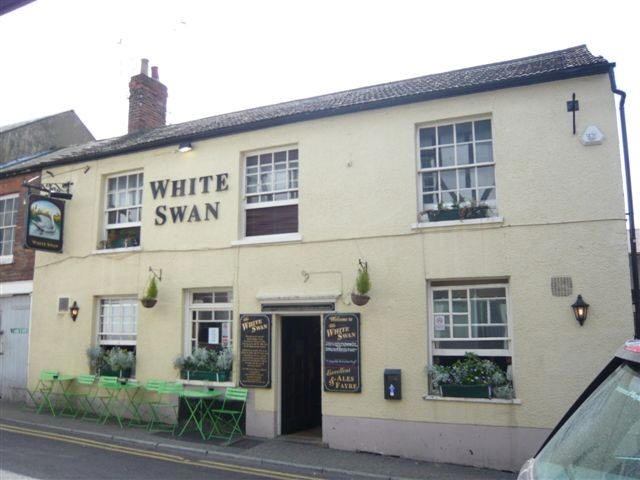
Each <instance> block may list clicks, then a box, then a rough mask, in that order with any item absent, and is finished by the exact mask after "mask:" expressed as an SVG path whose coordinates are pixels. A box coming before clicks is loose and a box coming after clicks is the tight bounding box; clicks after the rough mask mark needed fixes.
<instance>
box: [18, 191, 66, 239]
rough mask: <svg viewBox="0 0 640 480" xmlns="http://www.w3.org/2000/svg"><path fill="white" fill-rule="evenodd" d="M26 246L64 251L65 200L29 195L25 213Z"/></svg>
mask: <svg viewBox="0 0 640 480" xmlns="http://www.w3.org/2000/svg"><path fill="white" fill-rule="evenodd" d="M25 218H26V219H27V221H26V227H25V240H24V243H25V246H26V247H27V248H33V249H34V250H46V251H48V252H61V251H62V233H63V232H64V202H63V201H62V200H56V199H53V198H49V197H45V196H42V195H34V194H32V195H29V201H28V202H27V212H26V215H25Z"/></svg>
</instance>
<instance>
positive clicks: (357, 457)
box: [0, 400, 517, 480]
mask: <svg viewBox="0 0 640 480" xmlns="http://www.w3.org/2000/svg"><path fill="white" fill-rule="evenodd" d="M0 422H9V423H11V424H12V425H21V426H24V427H30V428H46V429H49V430H54V431H59V432H63V433H67V434H77V435H83V436H85V437H93V438H96V439H97V440H100V441H113V442H118V443H125V444H132V445H137V446H140V447H144V448H147V449H156V450H159V451H173V452H176V453H182V454H190V455H195V456H201V457H206V458H209V459H217V460H221V461H222V460H227V461H239V462H245V463H250V464H253V465H259V466H265V467H290V468H296V469H301V470H304V471H308V472H313V473H317V474H342V475H345V476H347V477H353V478H371V479H389V480H406V479H434V480H435V479H437V480H507V479H509V480H514V479H515V478H516V476H517V475H516V474H514V473H512V472H501V471H496V470H488V469H480V468H474V467H463V466H459V465H450V464H442V463H433V462H422V461H416V460H410V459H405V458H398V457H392V456H385V455H374V454H370V453H361V452H348V451H343V450H334V449H330V448H326V447H325V446H323V445H322V444H319V443H315V442H308V441H303V440H302V439H297V440H294V439H291V438H287V437H279V438H276V439H267V440H265V439H258V438H250V437H246V438H245V439H243V440H240V441H238V442H235V443H233V444H232V445H229V446H225V445H222V444H220V443H219V442H218V443H215V442H211V441H207V442H204V441H202V439H201V438H200V437H199V436H196V435H185V436H184V437H174V436H172V435H171V434H168V433H151V432H148V431H147V430H145V429H143V428H124V429H121V428H120V427H119V426H118V425H117V424H114V423H107V424H106V425H102V424H99V423H96V422H91V421H82V420H79V419H74V418H69V417H60V416H55V417H54V416H52V415H50V414H45V413H42V414H37V413H35V412H34V411H31V410H26V409H24V408H22V405H21V404H18V403H11V402H6V401H1V400H0Z"/></svg>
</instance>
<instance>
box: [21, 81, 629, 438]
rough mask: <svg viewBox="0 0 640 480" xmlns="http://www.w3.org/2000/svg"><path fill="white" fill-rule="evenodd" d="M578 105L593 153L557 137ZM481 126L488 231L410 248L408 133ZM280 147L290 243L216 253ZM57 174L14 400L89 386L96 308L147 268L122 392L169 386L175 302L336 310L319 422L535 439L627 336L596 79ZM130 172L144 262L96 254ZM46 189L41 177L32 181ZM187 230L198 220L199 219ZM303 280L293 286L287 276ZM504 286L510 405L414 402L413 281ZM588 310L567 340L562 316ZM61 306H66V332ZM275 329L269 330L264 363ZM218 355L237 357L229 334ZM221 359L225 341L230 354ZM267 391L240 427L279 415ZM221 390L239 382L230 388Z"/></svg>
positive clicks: (614, 159)
mask: <svg viewBox="0 0 640 480" xmlns="http://www.w3.org/2000/svg"><path fill="white" fill-rule="evenodd" d="M574 92H575V93H576V96H577V98H578V99H579V100H580V111H579V112H577V116H576V120H577V127H578V134H579V133H581V132H582V130H583V129H584V128H585V127H586V126H587V125H591V124H594V125H597V126H598V127H599V128H600V129H601V130H602V131H603V133H604V135H605V141H604V143H603V144H602V145H600V146H594V147H584V146H583V145H582V144H580V142H579V141H578V138H577V137H578V136H573V135H572V132H571V115H570V114H569V113H567V112H566V100H567V99H568V98H570V97H571V94H572V93H574ZM487 115H489V116H491V118H492V122H493V138H494V152H495V159H496V185H497V195H498V208H499V213H500V215H501V216H503V218H504V221H503V222H502V223H493V224H484V225H461V226H453V227H437V228H425V229H422V230H417V229H412V224H414V223H416V214H417V208H418V207H417V192H416V189H417V186H416V184H417V175H416V168H417V167H416V164H417V160H416V139H415V136H416V129H417V125H422V124H424V123H428V122H434V121H441V120H445V119H452V120H458V119H462V118H468V117H474V116H487ZM291 145H295V146H297V148H298V149H299V151H300V204H299V209H300V213H299V223H300V233H301V235H302V241H301V242H294V243H287V244H277V245H253V246H241V247H237V246H231V242H232V241H233V240H237V239H239V238H242V236H241V230H242V221H241V217H242V208H241V193H240V192H241V189H242V181H241V180H242V173H241V172H242V168H241V160H242V158H243V153H244V152H247V151H251V150H254V149H261V148H270V147H275V146H291ZM86 165H87V166H90V169H89V170H88V171H87V172H86V173H85V171H84V169H83V168H82V167H84V166H85V164H79V165H66V166H61V167H58V168H56V169H53V170H52V171H53V173H54V175H55V177H54V178H55V180H56V181H58V182H62V181H72V182H73V187H72V191H73V194H74V198H73V200H72V201H70V202H67V211H66V219H65V247H64V253H63V254H59V255H57V254H49V253H43V252H38V254H37V256H36V270H35V272H36V273H35V278H34V292H35V294H34V298H33V321H32V330H31V361H30V382H31V384H33V383H35V381H36V378H37V375H38V373H39V371H40V370H41V369H43V368H45V367H52V368H58V369H60V370H62V371H65V372H70V373H81V372H86V371H87V370H88V367H87V362H86V357H85V353H84V351H85V349H86V347H88V346H89V345H91V344H92V342H95V326H96V322H97V320H96V311H95V305H96V301H97V298H99V297H100V296H107V295H137V296H140V295H141V294H142V291H143V289H144V286H145V284H146V282H147V279H148V268H149V266H152V267H154V268H155V269H160V268H162V271H163V278H162V282H161V283H160V284H159V291H160V293H159V301H158V304H157V306H156V307H154V308H153V309H150V310H146V309H144V308H140V309H139V319H138V344H137V356H138V361H137V376H138V378H139V379H141V380H145V379H148V378H168V379H171V378H177V371H175V370H174V369H173V367H172V362H173V359H174V358H175V357H176V356H177V355H178V354H180V353H182V346H183V322H184V292H185V290H186V289H189V288H198V287H227V286H232V287H233V289H234V302H235V315H236V318H237V316H238V314H239V313H254V312H257V311H259V310H260V304H259V301H258V300H257V297H258V296H261V295H265V294H268V295H290V296H291V295H301V294H306V295H319V294H335V295H338V294H340V293H341V292H342V293H343V299H340V300H339V301H338V302H337V309H338V311H343V312H353V311H360V312H361V313H362V388H363V390H362V393H361V394H337V393H323V413H324V414H327V415H334V416H360V417H370V418H386V419H404V420H415V421H431V422H445V423H446V422H449V423H468V424H477V425H497V426H528V427H551V426H553V425H554V424H555V423H556V421H557V420H558V419H559V418H560V416H561V415H562V414H563V413H564V411H565V410H566V408H567V407H568V406H569V405H570V403H571V402H572V401H573V400H574V399H575V397H576V396H577V395H578V394H579V393H580V392H581V390H582V389H583V388H584V387H585V386H586V385H587V384H588V383H589V381H590V380H591V379H592V377H593V376H594V375H595V374H596V373H597V372H598V370H599V369H600V368H601V367H602V366H604V364H605V363H606V362H607V361H608V359H609V358H610V356H611V355H612V354H613V352H614V351H615V349H616V348H617V347H618V346H619V345H620V344H621V342H622V341H623V340H624V339H625V338H627V337H628V336H630V335H631V334H632V324H631V305H630V295H629V291H630V286H629V273H628V264H627V251H626V248H627V247H626V231H625V221H624V210H623V197H622V184H621V181H622V180H621V173H620V163H619V155H618V143H617V132H616V120H615V110H614V102H613V97H612V95H611V92H610V89H609V83H608V78H607V77H606V75H598V76H593V77H585V78H580V79H573V80H565V81H558V82H552V83H547V84H540V85H534V86H528V87H520V88H511V89H506V90H499V91H495V92H488V93H481V94H474V95H467V96H462V97H456V98H449V99H442V100H434V101H430V102H423V103H418V104H412V105H407V106H399V107H393V108H387V109H382V110H376V111H370V112H362V113H356V114H350V115H343V116H337V117H331V118H325V119H319V120H313V121H308V122H303V123H297V124H292V125H286V126H281V127H274V128H269V129H264V130H258V131H254V132H247V133H241V134H236V135H231V136H226V137H221V138H216V139H210V140H206V141H199V142H195V143H194V150H193V151H191V152H189V153H187V154H179V153H177V152H176V151H175V147H167V148H161V149H155V150H152V151H148V152H141V153H137V154H130V155H121V156H117V157H111V158H107V159H103V160H99V161H94V162H88V163H86ZM138 170H143V171H144V180H145V191H144V207H143V226H142V250H141V251H129V252H122V253H114V252H108V253H104V252H102V253H97V252H96V251H95V250H96V245H97V244H98V242H99V240H100V239H101V231H102V228H101V225H102V221H103V219H102V208H103V204H104V201H103V197H104V188H103V187H104V182H105V178H106V176H108V175H112V174H115V173H120V172H125V171H138ZM221 173H228V174H229V179H228V184H229V189H228V190H227V191H224V192H212V193H209V194H202V193H198V194H196V195H193V196H185V197H180V198H166V199H164V200H160V199H155V200H154V199H153V198H152V195H151V191H150V187H149V182H150V181H154V180H160V179H167V178H168V179H172V180H179V179H183V178H190V177H200V176H203V175H216V174H221ZM46 180H47V179H46V178H45V179H44V181H46ZM216 201H218V202H220V206H219V218H218V219H217V220H210V221H209V222H205V221H202V222H199V223H195V222H191V223H189V222H185V223H180V224H172V223H171V221H170V220H169V221H168V222H167V223H166V224H165V225H162V226H157V225H154V219H155V218H156V217H155V214H154V211H155V208H156V207H157V206H158V205H161V204H163V205H167V206H176V205H189V206H190V205H194V204H195V205H198V206H202V207H203V206H204V204H205V202H209V203H212V202H216ZM201 213H202V212H201ZM358 258H365V259H366V260H367V261H368V262H369V265H370V270H371V276H372V282H373V288H372V291H371V296H372V300H371V302H370V303H369V304H368V305H366V306H364V307H355V306H353V305H350V304H348V303H345V301H347V302H348V293H349V292H350V290H351V288H352V285H353V282H354V278H355V273H356V267H357V259H358ZM302 270H305V271H307V272H335V271H338V272H342V275H338V274H333V273H328V274H323V273H312V275H311V277H310V279H309V281H308V282H304V281H303V277H302V275H301V271H302ZM556 275H569V276H571V277H572V279H573V285H574V294H573V296H571V297H561V298H558V297H553V296H551V292H550V277H552V276H556ZM498 277H499V278H507V279H508V280H509V288H510V303H511V314H512V326H513V353H514V381H515V384H516V392H517V396H518V398H519V399H520V400H521V401H522V404H521V405H504V404H483V403H464V402H441V401H433V400H423V399H422V396H423V395H424V394H425V393H426V388H427V380H426V375H425V372H424V367H425V364H426V363H427V362H428V358H429V354H428V348H427V347H428V329H427V318H428V312H427V293H426V288H427V282H428V281H433V280H442V279H483V278H498ZM578 293H581V294H582V295H583V296H584V298H585V300H586V301H587V302H589V303H590V304H591V309H590V312H589V318H588V320H587V322H586V323H585V325H584V326H583V327H580V326H579V325H578V324H577V322H576V321H575V320H574V319H573V315H572V312H571V310H570V308H569V306H570V304H571V303H573V302H574V301H575V296H576V295H577V294H578ZM59 296H69V297H70V298H71V300H72V301H73V300H76V301H77V302H78V304H79V305H80V308H81V310H80V315H79V317H78V320H77V321H76V322H72V321H71V319H70V318H69V316H68V315H57V314H56V305H57V298H58V297H59ZM278 335H279V320H278V319H276V321H275V328H274V345H273V350H274V352H273V353H274V357H273V358H274V359H277V358H278V356H277V350H278V348H279V344H278V338H279V337H278ZM234 338H236V339H237V338H238V330H237V325H236V328H235V331H234ZM236 346H237V342H236ZM384 368H401V369H402V375H403V400H402V401H400V402H388V401H385V400H384V399H383V388H382V372H383V370H384ZM273 373H274V379H275V380H276V381H275V382H274V387H273V388H271V389H268V390H256V391H255V397H256V409H257V410H260V411H276V410H277V408H278V395H277V390H278V388H279V384H278V382H277V362H274V372H273ZM236 380H237V372H236Z"/></svg>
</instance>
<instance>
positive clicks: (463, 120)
mask: <svg viewBox="0 0 640 480" xmlns="http://www.w3.org/2000/svg"><path fill="white" fill-rule="evenodd" d="M482 120H489V121H490V122H491V140H490V142H491V150H492V159H493V161H492V162H483V163H477V162H476V159H477V152H476V146H477V144H478V143H488V142H489V140H486V139H485V140H476V138H475V128H474V125H473V124H474V123H475V122H478V121H482ZM468 122H471V123H472V129H471V130H472V135H473V136H472V140H471V141H470V142H459V143H458V142H457V141H456V140H457V138H456V136H457V133H456V125H457V124H461V123H468ZM446 125H452V126H453V143H452V144H449V143H447V144H443V145H440V144H439V143H438V138H437V131H438V127H442V126H446ZM425 128H435V130H436V144H435V145H434V146H433V147H421V146H420V130H422V129H425ZM494 133H495V132H494V122H493V118H492V117H491V116H480V117H471V118H461V119H450V120H447V121H438V122H430V123H425V124H419V125H417V128H416V167H417V194H418V197H417V198H418V213H419V217H421V216H422V215H421V214H422V213H423V212H424V211H425V206H424V203H423V195H427V194H428V192H423V188H422V174H423V173H439V172H442V171H451V170H453V171H455V172H456V190H455V191H456V195H458V192H459V191H460V190H467V189H464V188H463V189H460V188H459V187H458V186H457V184H458V180H457V176H458V172H459V171H461V170H466V169H473V170H474V176H475V187H472V188H473V189H474V190H476V196H477V194H478V191H479V190H480V189H481V188H488V186H484V187H479V186H478V174H477V170H476V169H477V168H478V167H490V166H491V167H493V173H494V185H493V189H494V191H495V197H496V198H495V199H491V200H488V201H480V200H476V201H477V203H478V204H486V205H488V206H489V207H490V208H491V214H490V217H496V216H497V215H498V214H497V206H498V187H497V182H496V178H495V165H496V152H495V148H494V147H495V136H494ZM468 144H471V145H473V158H474V163H470V164H462V165H458V162H457V156H458V153H457V148H456V147H457V146H458V145H468ZM441 146H453V151H454V165H453V166H447V167H440V166H437V163H438V158H439V147H441ZM429 148H434V149H435V151H436V166H435V167H431V168H422V163H421V160H420V156H421V155H420V154H421V151H422V150H427V149H429ZM439 178H440V177H439V175H438V177H437V179H438V185H437V189H436V190H434V191H433V193H434V194H437V195H442V189H441V188H440V187H441V185H440V182H439ZM449 191H452V190H445V192H449ZM440 198H441V197H440ZM440 203H443V204H444V205H451V204H452V202H442V201H441V202H440ZM435 205H436V206H437V205H438V203H436V204H435Z"/></svg>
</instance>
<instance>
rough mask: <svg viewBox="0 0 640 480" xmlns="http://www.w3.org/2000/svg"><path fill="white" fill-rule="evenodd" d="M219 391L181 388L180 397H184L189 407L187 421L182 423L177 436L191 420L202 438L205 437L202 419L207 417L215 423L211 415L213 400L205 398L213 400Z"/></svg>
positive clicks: (185, 428) (218, 394)
mask: <svg viewBox="0 0 640 480" xmlns="http://www.w3.org/2000/svg"><path fill="white" fill-rule="evenodd" d="M220 393H221V392H219V391H216V390H183V391H182V392H180V398H183V399H184V403H185V404H186V405H187V408H188V409H189V418H188V419H187V423H185V424H184V426H183V427H182V430H180V433H178V436H182V435H183V434H184V432H185V431H186V430H187V427H188V426H189V424H190V423H191V422H193V424H194V425H195V426H196V430H197V431H198V432H200V435H201V436H202V439H203V440H206V439H207V435H205V433H204V421H205V420H206V419H207V417H208V418H209V420H211V422H213V424H214V425H215V419H214V418H213V415H211V408H212V405H213V402H207V401H206V400H213V399H215V398H217V397H219V396H220Z"/></svg>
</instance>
